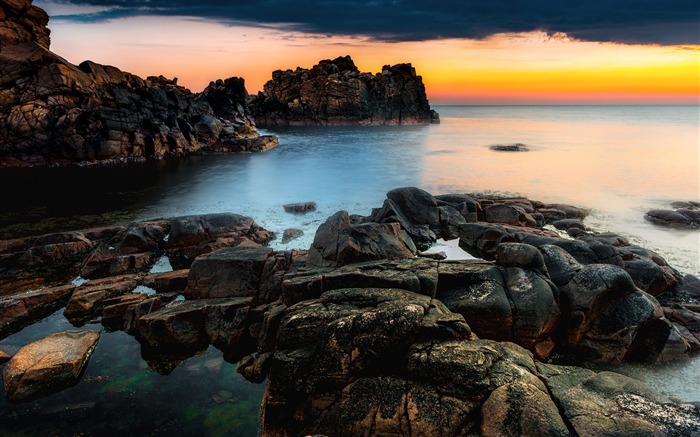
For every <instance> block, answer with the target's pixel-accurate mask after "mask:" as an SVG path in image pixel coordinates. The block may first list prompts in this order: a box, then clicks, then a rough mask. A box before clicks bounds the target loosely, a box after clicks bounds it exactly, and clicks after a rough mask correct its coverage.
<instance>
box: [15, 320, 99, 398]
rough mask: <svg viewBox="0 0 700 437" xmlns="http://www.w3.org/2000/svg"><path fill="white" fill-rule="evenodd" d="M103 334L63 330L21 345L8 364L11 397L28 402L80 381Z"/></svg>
mask: <svg viewBox="0 0 700 437" xmlns="http://www.w3.org/2000/svg"><path fill="white" fill-rule="evenodd" d="M99 339H100V334H99V333H98V332H95V331H77V332H59V333H56V334H51V335H49V336H47V337H44V338H43V339H41V340H37V341H35V342H33V343H30V344H28V345H26V346H24V347H23V348H21V349H20V350H19V351H18V352H17V353H16V354H15V356H14V357H12V359H11V360H10V362H9V363H8V364H7V366H6V367H5V371H4V372H3V382H4V384H5V392H6V395H7V399H8V400H10V401H12V402H27V401H31V400H33V399H36V398H39V397H42V396H45V395H48V394H51V393H55V392H57V391H60V390H62V389H64V388H66V387H70V386H71V385H74V384H76V383H77V382H78V379H79V378H80V375H81V373H82V372H83V369H84V368H85V366H86V365H87V362H88V360H89V359H90V355H91V354H92V351H93V349H94V348H95V345H96V344H97V341H98V340H99Z"/></svg>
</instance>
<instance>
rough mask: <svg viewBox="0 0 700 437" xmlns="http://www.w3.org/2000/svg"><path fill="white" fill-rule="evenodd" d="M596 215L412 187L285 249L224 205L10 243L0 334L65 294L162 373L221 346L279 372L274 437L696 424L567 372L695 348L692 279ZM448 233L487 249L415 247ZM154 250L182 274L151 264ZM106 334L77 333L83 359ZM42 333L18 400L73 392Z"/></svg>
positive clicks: (614, 379) (270, 418)
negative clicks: (427, 253) (455, 251)
mask: <svg viewBox="0 0 700 437" xmlns="http://www.w3.org/2000/svg"><path fill="white" fill-rule="evenodd" d="M585 215H586V211H585V210H582V209H579V208H576V207H573V206H569V205H561V204H544V203H542V202H537V201H532V200H528V199H524V198H507V199H493V198H480V197H476V196H471V195H467V194H449V195H439V196H433V195H431V194H430V193H427V192H425V191H423V190H420V189H418V188H414V187H407V188H400V189H396V190H392V191H390V192H389V193H387V197H386V200H385V201H384V204H383V205H381V206H380V207H378V208H376V209H375V210H374V211H373V212H372V214H371V215H369V216H359V215H350V214H348V213H347V212H345V211H339V212H338V213H336V214H334V215H332V216H331V217H329V218H328V219H327V220H326V222H325V223H324V224H322V225H321V226H320V227H319V229H318V231H317V232H316V236H315V239H314V242H313V244H312V245H311V247H310V248H309V249H308V250H291V251H275V250H273V249H272V248H270V247H267V243H268V242H269V241H271V239H272V238H273V235H272V234H271V233H270V232H268V231H266V230H265V229H263V228H261V227H260V226H258V225H257V224H256V223H255V222H254V221H253V219H251V218H249V217H244V216H241V215H237V214H232V213H221V214H210V215H204V216H185V217H177V218H173V219H163V220H154V221H147V222H139V223H131V224H124V225H115V226H111V227H105V228H97V229H88V230H83V231H75V232H66V233H60V234H50V235H44V236H39V237H28V238H24V239H16V240H5V241H2V242H0V279H1V280H2V285H3V286H2V298H0V308H2V311H0V333H1V334H0V335H3V336H5V335H9V334H11V333H12V332H16V331H17V330H19V329H21V328H22V327H23V326H26V325H27V324H31V323H33V322H35V321H37V320H39V319H41V318H42V317H44V316H45V315H46V314H48V313H51V312H53V311H55V310H56V309H59V308H62V307H65V310H64V316H65V317H66V318H67V319H68V320H69V321H70V322H71V323H72V324H74V325H75V326H78V327H83V326H85V327H86V328H89V327H90V326H91V325H93V324H95V323H97V324H101V325H102V326H103V327H104V329H106V330H107V331H114V330H123V331H125V332H127V333H129V334H131V335H133V336H135V337H136V339H137V340H138V341H139V342H140V343H141V353H142V356H143V358H144V359H145V360H146V361H147V362H148V364H149V366H150V367H151V368H152V369H155V370H157V371H159V372H161V373H165V374H167V373H169V372H171V371H173V369H174V368H175V367H176V366H177V365H178V363H179V362H180V361H181V360H184V359H186V358H187V357H190V356H192V355H194V354H196V353H197V352H198V351H202V350H203V349H205V348H207V346H208V345H210V344H212V345H214V346H215V347H216V348H219V349H221V350H222V351H223V352H224V356H225V358H226V360H228V361H230V362H232V363H240V364H239V366H238V371H239V372H240V373H241V374H242V375H244V376H245V377H246V378H247V379H249V380H250V381H254V382H258V383H259V382H262V381H265V380H266V381H267V391H266V394H265V396H264V399H263V405H262V432H263V435H269V436H284V435H289V436H293V435H380V434H396V435H407V436H411V435H445V436H449V435H484V436H491V435H523V436H542V435H548V436H577V435H579V436H582V435H615V436H636V435H668V436H686V435H695V434H697V433H699V432H700V411H699V410H698V407H697V406H696V405H693V404H688V403H685V402H683V401H680V400H678V399H674V398H672V397H668V396H665V395H661V394H659V393H657V392H655V391H654V390H652V389H651V388H649V387H648V386H646V385H644V384H642V383H641V382H638V381H635V380H633V379H630V378H628V377H625V376H622V375H619V374H616V373H612V372H596V371H593V370H588V369H585V368H582V367H577V366H572V365H571V364H572V363H575V362H576V363H582V362H584V361H589V362H598V363H620V362H624V361H642V362H647V363H651V364H655V365H660V363H665V362H669V361H678V360H688V359H689V357H690V356H691V355H692V354H694V353H696V352H697V351H698V350H700V328H699V326H700V325H699V322H700V313H699V312H698V310H700V307H698V305H697V302H698V299H700V288H699V287H698V279H697V278H695V277H693V276H690V275H684V274H682V273H680V272H678V271H676V270H675V269H673V268H672V267H671V266H669V265H668V264H667V263H666V261H665V260H664V259H663V258H662V257H661V256H659V255H658V254H656V253H654V252H652V251H649V250H647V249H644V248H642V247H639V246H635V245H633V244H630V243H629V242H628V241H626V239H625V238H623V237H621V236H619V235H617V234H612V233H594V232H591V231H589V230H587V229H586V227H585V225H583V222H582V221H581V220H582V219H583V218H584V217H585ZM555 227H556V228H559V229H562V230H560V231H555V230H553V229H554V228H555ZM439 237H441V238H445V239H452V238H458V239H459V244H460V247H462V248H463V249H465V250H468V251H469V252H470V253H472V254H473V255H476V256H477V257H478V259H474V260H463V261H452V260H444V261H440V260H436V259H432V258H426V257H422V256H420V251H419V249H420V248H425V247H427V246H430V245H431V244H433V243H434V242H435V241H436V239H437V238H439ZM417 255H418V256H417ZM162 256H166V257H168V258H169V259H170V261H171V263H172V265H173V267H174V268H175V270H174V271H171V272H165V273H150V274H149V273H148V271H149V268H150V266H151V265H153V263H154V262H155V260H156V259H157V258H158V257H162ZM76 275H80V277H82V278H84V279H85V282H82V281H81V282H82V283H76V282H75V281H73V282H70V278H73V277H74V276H76ZM143 287H147V289H148V290H150V292H148V293H144V292H143V289H144V288H143ZM139 290H141V291H139ZM79 336H83V337H85V336H87V334H85V333H81V334H74V337H76V338H78V337H79ZM47 338H49V337H47ZM40 341H43V342H46V341H47V340H46V339H44V340H40ZM94 341H97V340H96V339H95V337H94V336H93V337H90V338H87V339H86V340H85V342H83V343H81V344H79V345H78V346H76V349H77V350H78V352H80V351H82V353H83V356H84V358H85V360H87V359H88V358H89V351H90V350H91V345H92V344H94ZM66 344H69V345H70V344H71V343H70V342H61V343H56V347H57V348H58V349H60V347H61V345H66ZM42 346H43V347H45V345H36V344H33V343H32V344H29V345H27V346H26V348H29V349H28V350H27V351H24V348H22V349H20V351H19V352H18V353H17V355H15V357H13V358H12V359H11V360H10V362H9V364H7V365H6V368H5V370H4V376H3V378H4V384H5V390H6V392H7V394H8V396H11V397H12V400H13V401H15V402H21V401H24V400H30V399H32V398H34V397H35V396H37V395H38V394H41V393H50V392H52V391H55V390H56V389H60V387H61V386H64V385H65V384H66V381H67V380H72V383H73V384H75V383H78V381H79V376H76V373H75V370H74V369H75V367H73V366H68V365H66V366H65V368H66V371H65V373H63V374H59V375H56V374H55V373H51V372H45V371H42V370H41V369H42V365H41V363H40V362H39V361H37V362H33V363H32V362H29V361H31V357H32V356H36V354H32V353H30V352H31V351H33V350H37V349H39V350H40V347H42ZM56 355H58V356H59V358H60V357H62V356H65V357H68V358H66V361H70V362H76V361H80V360H76V358H75V352H74V351H73V353H69V351H65V352H61V353H57V354H56ZM18 357H20V358H18ZM26 369H31V370H32V377H31V378H29V377H27V378H23V377H22V374H21V372H23V371H26ZM36 375H42V376H43V377H42V378H38V377H36Z"/></svg>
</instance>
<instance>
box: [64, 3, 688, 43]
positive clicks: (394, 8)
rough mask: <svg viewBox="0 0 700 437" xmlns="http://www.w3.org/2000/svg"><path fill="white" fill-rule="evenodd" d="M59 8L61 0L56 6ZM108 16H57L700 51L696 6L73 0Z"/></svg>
mask: <svg viewBox="0 0 700 437" xmlns="http://www.w3.org/2000/svg"><path fill="white" fill-rule="evenodd" d="M55 1H59V2H60V0H55ZM72 3H77V4H83V5H92V6H107V7H112V8H113V9H111V10H108V11H105V12H99V13H93V14H89V15H73V16H65V17H62V18H64V19H74V20H79V21H99V20H106V19H112V18H118V17H124V16H132V15H144V14H146V15H187V16H195V17H201V18H206V19H212V20H216V21H220V22H224V23H237V22H241V21H244V22H249V23H257V24H259V25H265V26H267V25H274V26H275V27H277V28H283V29H286V30H299V31H305V32H314V33H321V34H334V35H365V36H368V37H371V38H373V39H377V40H386V41H416V40H427V39H437V38H484V37H486V36H489V35H492V34H494V33H500V32H527V31H532V30H544V31H546V32H550V33H553V32H564V33H567V34H568V35H570V36H573V37H575V38H579V39H583V40H589V41H613V42H621V43H642V44H699V43H700V27H699V26H700V3H698V0H556V1H555V0H531V1H527V2H526V1H520V0H510V1H509V0H478V1H477V0H464V1H458V0H442V1H441V0H432V1H430V0H373V1H362V0H360V1H349V0H340V1H329V0H307V1H304V0H301V1H300V0H235V1H217V0H194V1H191V0H184V1H178V0H147V1H130V0H76V1H73V2H72Z"/></svg>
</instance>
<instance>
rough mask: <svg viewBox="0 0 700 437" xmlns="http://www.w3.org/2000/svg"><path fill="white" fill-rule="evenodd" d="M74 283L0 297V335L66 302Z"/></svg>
mask: <svg viewBox="0 0 700 437" xmlns="http://www.w3.org/2000/svg"><path fill="white" fill-rule="evenodd" d="M74 290H75V285H72V284H69V285H63V286H60V287H51V288H42V289H39V290H34V291H30V292H28V293H19V294H14V295H11V296H7V297H3V298H2V299H0V337H3V336H6V335H10V334H12V333H14V332H17V331H18V330H19V329H21V328H22V327H23V326H25V325H28V324H30V323H33V322H35V321H37V320H39V319H42V318H44V317H46V316H48V315H50V314H51V313H53V312H54V311H56V310H58V309H59V308H61V307H62V306H63V305H65V304H66V302H68V300H69V299H70V297H71V295H72V293H73V291H74Z"/></svg>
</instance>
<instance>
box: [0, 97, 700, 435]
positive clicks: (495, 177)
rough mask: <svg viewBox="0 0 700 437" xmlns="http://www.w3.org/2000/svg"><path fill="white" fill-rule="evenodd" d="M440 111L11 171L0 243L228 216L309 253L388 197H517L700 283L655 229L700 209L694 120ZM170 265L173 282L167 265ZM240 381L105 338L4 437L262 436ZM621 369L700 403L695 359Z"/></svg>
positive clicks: (695, 243)
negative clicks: (617, 239)
mask: <svg viewBox="0 0 700 437" xmlns="http://www.w3.org/2000/svg"><path fill="white" fill-rule="evenodd" d="M437 110H438V112H439V113H440V115H441V119H442V123H441V124H440V125H432V126H410V127H405V126H400V127H396V126H386V127H309V128H293V129H292V128H290V129H277V130H275V131H273V132H271V133H274V134H277V135H278V136H279V138H280V144H281V145H280V147H279V148H278V149H275V150H272V151H269V152H266V153H260V154H244V155H217V156H200V157H191V158H187V159H182V160H174V161H168V162H160V163H144V164H135V165H130V166H125V167H107V168H102V167H99V168H52V169H29V170H22V171H18V170H0V184H1V185H2V186H3V187H13V188H12V189H6V190H5V191H4V196H5V199H4V200H5V201H4V202H0V237H2V238H7V237H9V236H13V235H23V234H29V233H43V232H50V231H56V230H64V229H77V228H84V227H88V226H95V225H100V224H105V223H115V222H121V221H125V220H132V219H147V218H155V217H167V216H176V215H185V214H195V213H209V212H222V211H231V212H237V213H242V214H246V215H250V216H252V217H253V218H255V220H256V221H257V222H258V223H260V224H261V225H263V226H264V227H266V228H268V229H270V230H272V231H275V232H277V233H278V234H279V235H280V236H281V234H282V231H283V230H284V229H285V228H290V227H294V228H299V229H302V230H303V231H304V232H305V235H304V236H303V237H301V238H300V239H297V240H293V241H292V242H290V243H288V244H286V245H282V244H280V243H279V239H278V240H276V241H274V242H273V243H272V245H273V246H274V247H276V248H293V247H300V248H306V247H308V246H309V244H310V243H311V241H312V239H313V234H314V232H315V230H316V228H317V227H318V225H319V224H320V223H322V222H323V221H324V220H325V218H327V217H328V216H329V215H331V214H333V213H334V212H336V211H338V210H341V209H345V210H348V211H350V212H351V213H359V214H369V213H370V211H371V209H372V208H373V207H379V206H381V204H382V202H383V199H384V198H385V193H386V192H387V191H388V190H390V189H392V188H396V187H400V186H410V185H413V186H418V187H421V188H424V189H426V190H427V191H429V192H431V193H434V194H438V193H447V192H499V193H512V194H519V195H523V196H526V197H528V198H532V199H538V200H542V201H547V202H563V203H570V204H573V205H577V206H583V207H586V208H589V209H590V210H591V216H590V217H588V218H587V219H586V223H587V224H588V225H589V226H592V227H593V228H595V229H597V230H610V231H615V232H619V233H622V234H623V235H625V236H627V237H629V238H630V240H631V241H632V242H634V243H637V244H640V245H642V246H644V247H647V248H650V249H653V250H656V251H658V252H659V253H661V254H662V255H663V256H664V257H665V258H666V259H667V260H668V261H669V262H670V263H671V264H672V265H673V266H674V267H677V268H679V269H680V270H682V271H685V272H689V273H694V274H700V262H699V261H698V257H699V253H698V252H699V246H700V240H699V238H700V234H699V233H698V231H687V232H683V231H678V230H669V229H665V228H660V227H657V226H654V225H652V224H650V223H647V222H646V221H644V219H643V216H644V213H645V212H646V211H647V210H648V209H652V208H668V204H669V203H670V202H671V201H674V200H698V198H699V197H700V178H699V175H700V170H699V166H700V158H699V154H700V151H699V148H698V145H699V144H700V131H699V130H698V119H699V115H700V110H699V108H698V107H437ZM511 143H524V144H526V145H527V146H528V147H529V148H530V151H529V152H515V153H508V152H495V151H492V150H490V149H489V146H491V145H495V144H511ZM301 201H315V202H317V204H318V209H317V211H315V212H311V213H308V214H303V215H292V214H287V213H285V212H284V211H283V209H282V205H283V204H285V203H291V202H301ZM439 250H445V251H449V250H450V247H449V246H447V247H443V248H442V249H439ZM158 268H159V269H162V270H168V269H169V266H168V265H167V260H161V263H160V264H159V266H158ZM63 329H73V328H71V327H70V325H69V324H68V322H67V321H66V320H65V319H64V318H63V316H62V315H61V312H58V313H56V314H54V315H53V316H51V317H49V318H48V319H47V320H46V321H45V322H43V323H40V324H37V325H34V326H32V327H28V328H26V329H25V330H23V331H22V332H20V333H18V334H15V335H13V336H10V337H9V338H7V339H5V340H4V341H2V342H0V347H2V348H7V349H8V351H10V352H12V351H14V350H16V349H17V348H19V347H20V346H22V345H24V344H26V343H28V342H29V341H32V340H34V339H37V338H40V337H43V336H44V335H46V334H48V333H50V332H55V331H59V330H63ZM91 329H98V328H96V327H95V328H91ZM234 370H235V365H232V364H229V363H226V362H224V361H223V359H222V356H221V353H220V352H219V351H217V350H216V349H213V348H209V349H208V350H207V351H206V352H205V353H204V354H203V355H202V356H196V357H192V358H190V359H188V360H186V361H185V362H184V363H182V364H181V365H180V366H179V367H177V368H176V369H175V370H174V371H173V372H172V373H171V374H170V375H169V376H161V375H159V374H157V373H155V372H153V371H151V370H149V369H148V368H147V365H146V363H145V362H144V361H143V360H142V359H141V357H140V346H139V344H138V342H137V341H136V340H135V339H133V338H132V337H130V336H128V335H126V334H123V333H105V334H103V337H102V339H101V340H100V343H99V344H98V347H97V349H96V351H95V355H94V356H93V358H92V359H91V360H90V363H89V365H88V368H87V370H86V373H85V378H84V380H83V381H82V382H81V383H80V384H78V385H77V386H76V387H73V388H71V389H68V390H65V391H63V392H61V393H58V394H55V395H52V396H50V397H48V398H45V399H43V400H39V401H36V402H33V403H30V404H26V405H19V406H12V405H10V404H8V403H7V401H6V400H4V394H3V393H0V398H1V399H2V400H0V429H1V430H2V431H3V433H2V435H21V434H22V433H24V434H27V433H28V434H29V435H51V434H52V433H54V434H59V435H66V434H68V435H70V434H73V433H75V432H78V430H80V431H83V430H86V431H85V432H86V434H100V433H103V432H104V431H99V430H102V429H103V428H100V427H102V426H103V424H104V423H110V426H115V427H116V428H115V429H122V430H126V429H130V430H136V431H138V433H139V434H152V435H164V434H167V433H173V432H175V433H177V432H182V431H185V432H186V433H195V432H196V433H201V434H204V435H217V434H219V435H220V434H222V433H228V434H230V435H256V434H257V429H258V428H257V420H258V419H257V417H258V409H259V406H260V399H261V397H262V392H263V390H264V386H263V385H254V384H249V383H247V382H245V381H244V380H243V379H242V378H241V377H240V376H239V375H238V374H236V373H235V371H234ZM622 371H623V373H629V374H631V376H634V377H638V378H639V379H642V380H645V381H647V382H649V383H650V384H652V385H654V386H655V387H656V388H657V389H659V390H661V391H669V392H672V393H675V394H677V395H679V396H681V397H684V398H686V399H688V400H693V401H700V392H699V390H697V389H696V386H697V384H695V381H697V375H698V374H700V360H698V359H695V360H694V361H693V362H691V363H690V364H687V365H684V366H671V367H661V368H654V369H650V368H648V367H646V366H626V367H624V368H622ZM0 390H1V389H0ZM222 399H223V401H222ZM220 401H221V403H218V402H220ZM47 424H49V425H47ZM112 424H113V425H112ZM20 430H21V432H19V431H20ZM136 431H133V432H136ZM13 432H14V433H15V434H13Z"/></svg>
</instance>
